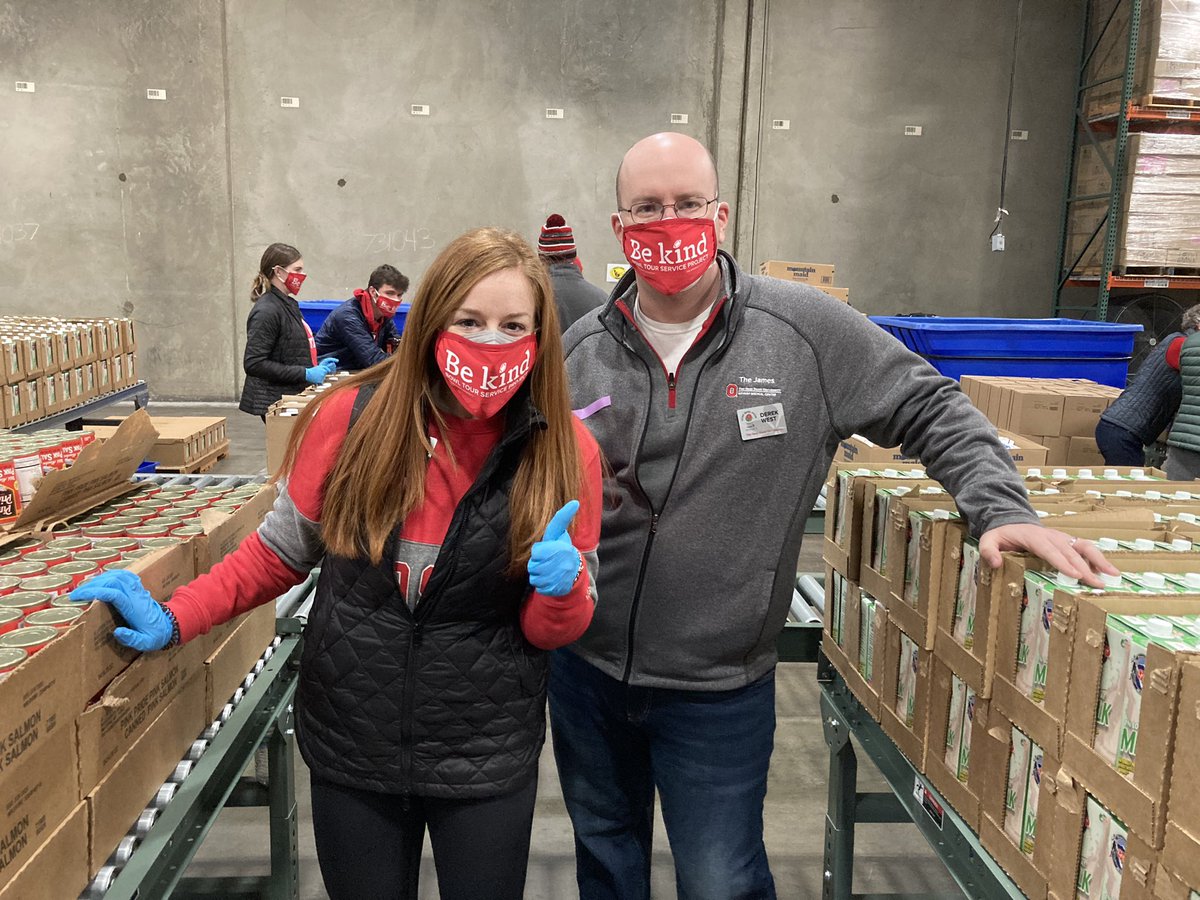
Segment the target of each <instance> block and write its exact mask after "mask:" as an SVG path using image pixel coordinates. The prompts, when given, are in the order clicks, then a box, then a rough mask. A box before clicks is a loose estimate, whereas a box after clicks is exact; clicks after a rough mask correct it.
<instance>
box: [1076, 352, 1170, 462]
mask: <svg viewBox="0 0 1200 900" xmlns="http://www.w3.org/2000/svg"><path fill="white" fill-rule="evenodd" d="M1180 337H1183V332H1178V331H1177V332H1175V333H1174V334H1170V335H1168V336H1167V337H1165V338H1164V339H1163V340H1162V341H1161V342H1160V343H1159V345H1158V346H1157V347H1156V348H1155V349H1154V352H1153V353H1151V354H1150V355H1149V356H1147V357H1146V359H1145V361H1144V362H1143V363H1142V365H1141V368H1139V369H1138V371H1137V374H1136V375H1135V376H1134V378H1133V381H1132V382H1131V383H1130V384H1129V386H1128V387H1127V388H1125V390H1124V391H1122V392H1121V396H1120V397H1118V398H1117V399H1116V400H1114V401H1113V404H1112V406H1110V407H1109V408H1108V409H1106V410H1105V411H1104V413H1103V414H1102V415H1101V416H1100V422H1099V423H1098V424H1097V425H1096V446H1097V448H1098V449H1099V450H1100V453H1101V455H1102V456H1103V457H1104V462H1105V463H1106V464H1107V465H1110V466H1142V465H1145V464H1146V451H1145V448H1146V447H1147V446H1148V445H1150V444H1153V443H1154V442H1155V440H1157V438H1158V436H1159V435H1160V434H1162V433H1163V431H1165V430H1166V429H1167V427H1168V426H1169V425H1170V424H1171V420H1172V419H1173V418H1175V412H1176V411H1177V410H1178V409H1179V403H1180V401H1181V400H1182V398H1183V381H1182V379H1181V378H1180V376H1179V372H1178V371H1177V370H1176V369H1173V368H1172V367H1171V366H1170V365H1168V363H1167V349H1168V348H1169V347H1170V345H1171V342H1172V341H1174V340H1175V339H1176V338H1180Z"/></svg>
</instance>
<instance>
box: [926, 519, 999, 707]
mask: <svg viewBox="0 0 1200 900" xmlns="http://www.w3.org/2000/svg"><path fill="white" fill-rule="evenodd" d="M946 553H947V558H946V562H945V563H944V564H943V565H944V568H945V575H944V577H943V594H942V599H941V601H940V603H939V605H938V608H937V613H936V617H935V624H936V633H935V635H934V652H935V653H936V654H937V656H938V658H939V659H941V660H943V661H944V662H945V663H946V664H947V665H948V666H949V667H950V668H951V669H952V670H953V671H954V672H955V674H957V675H958V676H959V677H960V678H962V679H963V680H964V681H965V682H966V683H967V684H968V685H969V686H970V687H971V688H972V689H973V690H974V691H975V692H976V694H977V695H978V696H979V697H981V698H983V699H990V698H991V696H992V682H993V676H994V673H995V668H996V642H995V639H994V635H995V633H996V624H995V623H996V618H997V616H998V614H999V611H1000V604H1001V602H1002V601H1001V598H1002V596H1003V594H1004V585H1005V579H1004V577H1003V575H1002V572H999V571H996V570H993V569H992V568H991V567H990V566H988V565H986V564H984V563H983V561H982V559H981V558H980V556H979V547H978V543H977V542H975V541H966V540H959V541H958V542H957V543H954V542H951V543H950V544H949V545H948V546H947V547H946Z"/></svg>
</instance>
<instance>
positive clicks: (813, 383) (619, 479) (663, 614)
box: [565, 253, 1038, 691]
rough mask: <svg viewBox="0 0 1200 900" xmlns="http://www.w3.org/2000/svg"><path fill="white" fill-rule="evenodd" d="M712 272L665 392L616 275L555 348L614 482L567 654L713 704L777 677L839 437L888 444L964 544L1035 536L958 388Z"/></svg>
mask: <svg viewBox="0 0 1200 900" xmlns="http://www.w3.org/2000/svg"><path fill="white" fill-rule="evenodd" d="M718 260H719V265H720V266H721V270H722V274H723V276H724V280H725V292H726V296H725V299H724V300H723V301H722V302H720V303H718V304H717V307H716V309H715V313H714V315H713V316H712V318H711V319H710V321H709V323H708V324H707V326H706V328H705V330H704V331H702V332H701V335H700V337H698V338H697V340H696V343H695V344H693V346H692V347H691V349H690V350H689V351H688V353H687V355H686V356H685V357H684V358H683V362H682V363H681V364H680V366H679V368H678V371H677V372H676V373H674V377H671V376H670V375H669V374H668V373H667V372H666V371H665V370H664V368H663V365H662V363H661V362H660V360H659V359H658V356H657V355H656V354H655V352H654V350H653V349H651V347H650V345H649V344H648V343H647V342H646V341H645V340H644V339H643V338H642V336H641V334H640V333H639V332H638V330H637V328H636V327H635V325H634V324H633V318H632V304H633V299H634V297H635V295H636V283H635V281H634V278H633V273H632V272H630V273H627V275H626V276H625V278H623V279H622V280H621V282H620V283H619V284H618V285H617V286H616V288H615V290H614V291H613V294H612V297H611V298H610V299H609V302H608V304H607V305H606V306H605V307H604V309H603V310H602V311H601V312H600V314H599V316H587V317H585V318H584V319H581V320H580V321H579V322H578V323H576V325H575V326H573V327H572V328H571V329H570V331H569V332H568V333H567V335H566V338H565V341H566V353H567V370H568V373H569V375H570V379H571V393H572V399H573V405H574V406H575V407H577V408H578V410H579V413H578V414H579V415H580V416H581V417H583V418H584V421H585V422H586V424H587V425H588V426H589V427H590V428H591V430H592V433H593V434H594V435H595V436H596V439H597V440H598V442H599V444H600V449H601V450H602V451H603V453H604V454H605V457H606V460H607V463H608V465H609V467H610V468H611V473H610V474H609V475H608V476H607V478H606V482H605V494H606V503H605V510H604V518H603V526H602V530H601V536H600V548H599V563H600V565H599V578H598V584H597V595H598V599H597V605H596V612H595V616H594V618H593V620H592V625H591V627H590V628H589V629H588V631H587V633H586V634H585V635H584V636H583V638H582V639H581V640H580V641H578V642H577V643H576V644H574V645H572V647H571V649H572V650H573V651H574V652H575V653H577V654H578V655H579V656H581V657H582V658H583V659H585V660H587V661H588V662H590V663H591V664H593V665H595V666H596V667H597V668H599V669H600V670H601V671H603V672H605V673H606V674H608V675H610V676H612V677H614V678H619V679H623V680H624V681H626V682H628V683H630V684H633V685H638V686H646V687H662V688H676V689H684V690H706V691H719V690H729V689H732V688H737V687H742V686H744V685H747V684H749V683H751V682H753V681H754V680H756V679H757V678H760V677H762V676H763V675H765V674H766V673H767V672H769V671H770V670H771V669H772V668H773V667H774V665H775V664H776V662H777V657H776V652H775V641H776V638H777V637H778V635H779V632H780V630H781V629H782V628H783V625H784V621H785V620H786V618H787V611H788V606H789V603H790V600H791V595H792V585H793V584H794V582H795V570H796V559H797V556H798V554H799V551H800V541H801V539H802V538H803V536H804V523H805V520H806V519H807V517H808V514H809V512H810V511H811V510H812V508H813V504H814V502H815V501H816V499H817V495H818V494H819V493H820V490H821V485H822V483H823V482H824V480H825V477H826V474H827V473H828V470H829V466H830V462H831V460H832V458H833V455H834V450H835V448H836V447H837V443H838V441H839V440H840V439H841V438H844V437H847V436H849V435H851V434H856V433H857V434H862V435H865V436H866V437H868V438H870V439H871V440H873V441H875V442H876V443H878V444H881V445H883V446H885V447H893V446H897V445H903V447H904V449H905V451H906V452H907V453H908V454H910V455H912V456H915V457H918V458H919V459H920V460H921V461H922V463H924V464H925V466H926V467H927V469H928V471H929V473H930V475H931V476H932V477H933V478H936V479H938V480H939V481H941V482H942V483H943V484H944V485H945V486H946V488H947V489H948V490H949V491H950V493H951V494H952V495H953V496H954V499H955V501H956V502H957V504H958V508H959V510H960V511H961V513H962V514H963V516H964V518H965V519H966V520H967V522H968V524H969V525H970V528H971V532H972V534H974V535H976V536H978V535H980V534H982V533H983V532H984V531H986V530H988V529H990V528H994V527H996V526H999V525H1006V524H1011V523H1017V522H1024V523H1037V521H1038V519H1037V516H1036V515H1035V514H1034V512H1033V509H1032V508H1031V507H1030V505H1029V501H1028V498H1027V495H1026V492H1025V488H1024V485H1023V484H1022V481H1021V479H1020V477H1019V476H1018V475H1017V472H1016V469H1015V467H1014V466H1013V463H1012V461H1011V460H1010V459H1009V457H1008V455H1007V453H1006V452H1005V450H1004V448H1003V446H1002V445H1001V444H1000V442H999V440H998V438H997V436H996V431H995V429H994V428H993V427H992V425H991V423H989V422H988V420H987V419H986V418H984V416H983V414H982V413H980V412H978V411H977V410H976V409H975V408H974V407H973V406H972V405H971V402H970V401H969V400H968V399H967V398H966V396H965V395H964V394H963V393H962V392H961V391H960V390H959V387H958V384H957V383H956V382H954V381H952V380H951V379H949V378H945V377H943V376H941V375H939V374H938V373H937V372H936V371H935V370H934V369H933V368H932V367H931V366H930V365H929V364H928V363H926V362H925V361H924V360H922V359H921V358H920V357H918V356H916V355H915V354H913V353H912V352H910V351H909V350H907V349H906V348H905V347H904V346H903V345H902V344H901V343H900V342H899V341H897V340H895V339H894V338H892V337H891V336H890V335H888V334H887V333H885V332H884V331H883V330H882V329H880V328H878V327H877V326H875V325H874V324H872V323H871V321H870V320H868V319H867V318H866V317H865V316H863V315H862V314H861V313H858V312H855V311H854V310H853V309H851V308H849V307H848V306H846V305H845V304H843V303H839V302H837V301H836V300H832V299H831V298H830V297H829V296H828V295H826V294H823V293H821V292H820V291H818V290H817V289H816V288H812V287H808V286H806V285H801V284H792V283H788V282H783V281H778V280H776V279H772V278H764V277H759V276H749V275H747V274H745V273H744V272H742V271H741V270H740V269H739V268H738V265H737V263H736V262H734V260H733V258H732V257H730V256H728V255H727V254H725V253H721V254H720V255H719V257H718Z"/></svg>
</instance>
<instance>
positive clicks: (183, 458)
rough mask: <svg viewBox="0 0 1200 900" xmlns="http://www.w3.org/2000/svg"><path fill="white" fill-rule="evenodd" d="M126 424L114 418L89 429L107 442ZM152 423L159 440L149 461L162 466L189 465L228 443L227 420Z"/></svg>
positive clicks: (186, 419) (165, 419) (171, 419)
mask: <svg viewBox="0 0 1200 900" xmlns="http://www.w3.org/2000/svg"><path fill="white" fill-rule="evenodd" d="M123 421H124V417H114V418H109V419H105V420H104V424H98V425H91V426H90V427H91V428H92V430H93V431H94V432H95V433H96V440H98V441H106V440H108V439H109V438H110V437H112V436H113V435H114V434H115V433H116V431H117V428H118V427H119V426H120V424H121V422H123ZM150 423H151V424H152V425H153V426H154V430H155V431H157V432H158V439H157V440H156V441H155V442H154V446H153V447H151V448H150V451H149V453H148V454H147V456H146V458H147V459H150V460H153V461H154V462H157V463H159V464H160V465H163V466H171V467H174V468H179V467H183V466H187V465H190V464H192V463H194V462H196V461H197V460H199V459H200V458H201V457H203V456H205V455H206V454H208V453H211V452H212V451H213V450H215V449H217V447H219V446H220V445H221V444H224V443H226V442H227V441H228V438H227V437H226V430H225V424H226V419H225V417H224V416H153V417H151V419H150Z"/></svg>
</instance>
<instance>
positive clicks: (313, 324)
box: [297, 300, 412, 334]
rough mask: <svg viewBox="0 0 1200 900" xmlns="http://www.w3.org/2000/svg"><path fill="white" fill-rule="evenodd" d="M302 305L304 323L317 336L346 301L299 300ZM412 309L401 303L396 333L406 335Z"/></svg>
mask: <svg viewBox="0 0 1200 900" xmlns="http://www.w3.org/2000/svg"><path fill="white" fill-rule="evenodd" d="M297 302H298V303H299V304H300V315H302V316H304V321H305V322H307V323H308V327H309V328H311V329H312V333H313V334H316V333H317V332H318V331H320V330H321V326H322V325H324V324H325V320H326V319H327V318H328V317H329V314H330V313H331V312H333V311H334V310H335V309H336V308H337V307H339V306H341V305H342V304H343V303H345V302H346V301H345V300H298V301H297ZM411 308H412V304H411V303H401V304H400V308H399V309H397V310H396V317H395V319H394V320H393V321H394V322H395V323H396V333H397V334H403V333H404V321H405V319H407V318H408V311H409V310H410V309H411Z"/></svg>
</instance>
